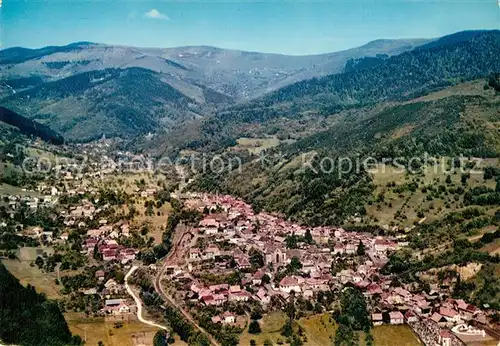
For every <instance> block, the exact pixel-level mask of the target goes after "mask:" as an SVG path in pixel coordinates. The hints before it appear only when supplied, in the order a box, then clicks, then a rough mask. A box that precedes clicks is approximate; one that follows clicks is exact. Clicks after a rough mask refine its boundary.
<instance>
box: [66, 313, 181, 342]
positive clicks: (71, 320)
mask: <svg viewBox="0 0 500 346" xmlns="http://www.w3.org/2000/svg"><path fill="white" fill-rule="evenodd" d="M65 318H66V321H67V322H68V325H69V329H70V330H71V332H72V333H73V334H78V335H80V336H81V337H82V338H83V339H85V335H86V336H87V340H86V345H97V344H98V342H99V341H102V342H103V343H104V345H106V346H138V345H144V346H149V345H152V344H153V337H154V335H155V333H156V332H157V330H158V329H157V328H154V327H151V326H148V325H146V324H144V323H141V322H139V321H137V320H136V319H135V317H133V316H131V320H130V321H126V320H125V321H124V322H123V326H122V327H120V328H116V327H115V324H114V322H105V321H104V319H103V318H85V317H83V316H81V315H80V314H76V313H67V314H65ZM176 344H177V343H176ZM179 345H182V344H181V343H179Z"/></svg>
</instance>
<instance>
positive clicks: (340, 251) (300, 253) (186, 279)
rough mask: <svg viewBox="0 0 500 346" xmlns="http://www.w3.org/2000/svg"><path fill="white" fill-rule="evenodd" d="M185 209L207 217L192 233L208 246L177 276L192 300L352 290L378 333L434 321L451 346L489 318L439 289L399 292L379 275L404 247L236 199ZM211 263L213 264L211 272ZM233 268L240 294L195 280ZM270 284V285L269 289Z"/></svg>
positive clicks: (195, 202) (192, 203) (199, 198)
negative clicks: (456, 329) (459, 332)
mask: <svg viewBox="0 0 500 346" xmlns="http://www.w3.org/2000/svg"><path fill="white" fill-rule="evenodd" d="M185 203H186V205H187V206H188V207H190V208H195V209H197V210H199V211H202V212H204V214H205V217H204V219H203V220H202V221H201V222H200V223H199V225H198V227H197V228H195V229H194V230H193V232H194V233H195V234H196V237H198V238H203V239H204V241H203V242H201V244H203V245H199V246H195V247H191V248H190V249H189V250H188V252H187V253H188V255H187V263H188V264H187V266H185V267H181V266H178V267H176V268H175V269H174V270H172V271H171V278H172V279H173V280H179V281H182V282H183V283H184V284H185V286H184V287H185V288H186V289H188V290H189V293H188V294H187V296H186V298H187V299H190V300H191V301H198V302H199V303H201V304H205V305H213V306H220V305H222V304H224V303H225V302H227V301H246V300H248V299H252V300H254V301H257V302H260V303H261V304H262V305H263V306H264V307H265V306H266V305H268V304H269V303H270V302H271V298H272V297H273V296H277V297H278V298H279V299H281V300H283V301H286V300H287V299H288V297H289V295H290V294H291V293H292V292H293V293H294V294H295V295H297V294H298V295H301V296H302V297H303V298H305V299H312V298H314V297H315V295H316V293H317V292H319V291H327V290H332V289H341V288H342V287H344V286H345V285H351V286H354V287H357V288H358V289H360V290H361V291H362V292H363V295H364V296H365V297H366V299H367V301H370V302H371V303H372V304H371V305H372V308H371V311H372V314H371V317H372V322H373V324H374V325H381V324H384V323H388V324H395V325H397V324H404V323H408V324H410V325H411V324H415V323H417V322H420V321H431V322H432V323H434V324H436V325H437V326H438V327H439V328H441V329H442V331H443V333H438V336H439V337H440V338H441V339H443V340H445V341H446V342H450V345H451V344H453V343H454V342H455V341H453V340H455V338H451V339H450V338H447V337H446V335H445V334H446V333H445V332H446V331H448V329H446V328H450V327H452V326H455V325H457V324H459V323H464V322H465V323H466V322H468V321H470V320H472V319H474V320H475V321H479V322H483V323H486V313H485V312H483V311H481V310H480V309H479V308H477V307H475V306H473V305H471V304H467V303H466V302H464V301H463V300H444V301H443V298H444V297H445V296H446V294H449V292H444V291H443V292H437V286H436V291H431V293H429V294H426V293H423V292H421V293H412V292H411V291H412V290H411V287H409V286H408V287H406V286H405V288H403V287H393V286H392V285H391V283H392V277H390V276H385V275H382V274H381V273H380V269H381V268H382V267H383V266H384V265H385V264H386V263H387V261H388V254H389V253H390V252H392V251H395V250H397V249H399V248H401V247H404V246H406V245H407V243H406V242H404V241H401V240H400V239H397V238H391V237H376V236H373V235H371V234H364V233H355V232H347V231H345V230H343V229H342V228H330V227H316V228H309V229H308V228H306V227H303V226H300V225H297V224H294V223H291V222H287V221H285V220H283V219H282V218H280V217H279V216H274V215H271V214H268V213H259V214H257V215H255V214H254V213H253V210H252V208H251V206H249V205H248V204H246V203H244V202H242V201H240V200H238V199H236V198H233V197H231V196H213V195H206V194H192V195H191V196H190V198H188V199H187V200H186V201H185ZM306 232H307V233H309V234H310V235H311V237H312V239H313V240H314V242H309V243H306V242H301V243H300V244H299V245H298V246H297V248H293V249H290V248H287V236H290V235H292V234H293V235H296V236H298V237H305V236H306ZM301 239H303V238H301ZM197 244H198V242H197ZM360 244H363V250H364V251H363V252H364V256H363V257H362V258H363V260H362V261H361V262H359V257H358V258H357V260H356V263H355V265H354V266H349V264H353V263H354V261H353V257H354V256H352V255H354V254H356V253H357V251H358V248H359V247H360ZM255 249H257V250H258V251H259V252H261V253H262V255H263V262H264V263H263V266H262V268H259V269H258V270H257V271H255V272H254V271H252V270H248V269H250V268H252V261H251V256H252V255H251V253H252V251H253V250H255ZM294 257H296V258H297V259H298V260H299V261H300V263H301V265H302V267H301V269H300V273H299V274H296V275H289V276H285V277H283V278H282V279H281V280H279V282H276V281H275V280H273V279H274V278H275V275H277V273H278V271H279V270H278V269H279V268H283V267H284V266H286V265H288V264H289V263H290V262H291V260H292V258H294ZM224 258H230V259H232V261H234V262H233V266H231V267H229V266H228V263H227V262H224V261H221V260H220V259H224ZM214 260H215V261H214ZM207 261H208V262H209V263H211V264H210V265H208V266H207V265H206V263H207ZM339 261H342V262H344V263H347V264H348V266H347V268H346V269H341V270H338V271H337V272H336V273H335V275H332V270H331V268H332V263H336V262H339ZM233 267H235V268H238V269H241V270H242V272H243V279H242V285H241V287H240V286H230V285H228V284H220V285H208V286H207V285H204V284H203V282H201V281H200V280H199V279H197V278H195V275H191V274H192V273H193V272H196V270H197V269H202V268H203V270H209V271H212V272H213V273H214V274H222V273H228V271H229V272H230V271H231V270H234V269H232V268H233ZM228 268H229V269H228ZM264 276H267V277H268V279H267V280H265V282H264V280H263V278H264ZM410 286H411V285H410ZM242 287H243V288H242ZM245 288H246V289H245ZM213 320H214V321H216V322H221V323H232V322H230V321H232V317H230V316H228V317H227V318H226V316H225V315H220V316H215V317H214V318H213ZM441 334H442V335H441ZM439 337H438V339H439ZM438 339H436V340H438ZM450 340H452V341H450ZM437 342H438V344H442V343H441V341H439V340H438V341H437Z"/></svg>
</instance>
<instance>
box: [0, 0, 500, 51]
mask: <svg viewBox="0 0 500 346" xmlns="http://www.w3.org/2000/svg"><path fill="white" fill-rule="evenodd" d="M0 1H2V0H0ZM0 11H1V21H0V23H1V24H0V25H1V26H2V28H1V29H2V32H1V36H0V39H1V42H2V48H6V47H12V46H24V47H30V48H35V47H42V46H46V45H63V44H67V43H70V42H75V41H92V42H102V43H109V44H123V45H133V46H142V47H146V46H148V47H175V46H185V45H202V44H203V45H213V46H218V47H223V48H233V49H242V50H250V51H261V52H276V53H285V54H313V53H325V52H332V51H338V50H342V49H347V48H351V47H355V46H359V45H361V44H364V43H366V42H368V41H371V40H374V39H378V38H414V37H437V36H441V35H445V34H449V33H453V32H456V31H460V30H466V29H499V28H500V23H499V15H500V14H499V11H500V9H499V8H498V6H497V1H496V0H469V1H461V0H453V1H451V0H447V1H439V0H435V1H425V0H406V1H404V0H390V1H377V0H364V1H363V0H361V1H360V0H345V1H343V0H331V1H314V0H310V1H295V0H288V1H260V2H258V1H248V0H247V1H235V0H229V1H208V0H200V1H182V0H178V1H173V0H172V1H141V0H120V1H118V0H79V1H77V0H45V1H44V0H26V1H25V0H3V1H2V4H1V8H0Z"/></svg>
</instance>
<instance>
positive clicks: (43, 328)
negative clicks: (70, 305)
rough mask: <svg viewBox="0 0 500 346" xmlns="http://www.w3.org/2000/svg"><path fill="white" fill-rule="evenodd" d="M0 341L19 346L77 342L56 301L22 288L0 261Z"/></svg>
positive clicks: (79, 341) (79, 340) (33, 290)
mask: <svg viewBox="0 0 500 346" xmlns="http://www.w3.org/2000/svg"><path fill="white" fill-rule="evenodd" d="M0 340H1V341H2V342H5V343H9V344H16V345H21V346H25V345H26V346H58V345H61V346H67V345H81V344H83V343H82V342H81V339H80V338H79V337H72V336H71V333H70V331H69V329H68V325H67V324H66V321H65V320H64V317H63V315H62V314H61V311H60V310H59V307H58V306H57V304H56V303H55V302H53V301H50V300H47V299H46V298H45V297H44V296H43V295H41V294H38V293H36V291H35V289H34V288H33V287H32V286H29V285H28V287H23V286H22V285H21V284H20V283H19V280H18V279H16V278H15V277H14V276H13V275H12V274H10V273H9V272H8V271H7V269H6V268H5V266H4V265H3V264H2V263H0Z"/></svg>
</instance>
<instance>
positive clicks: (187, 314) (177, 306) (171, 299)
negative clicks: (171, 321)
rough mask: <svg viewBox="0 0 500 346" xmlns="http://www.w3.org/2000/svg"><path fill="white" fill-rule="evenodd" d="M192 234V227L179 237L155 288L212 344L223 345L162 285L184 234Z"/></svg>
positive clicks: (164, 263)
mask: <svg viewBox="0 0 500 346" xmlns="http://www.w3.org/2000/svg"><path fill="white" fill-rule="evenodd" d="M190 234H191V233H190V229H189V230H187V231H186V232H185V233H184V234H183V235H182V236H181V237H180V238H179V240H178V241H177V242H176V243H175V244H174V246H173V247H172V251H170V253H169V254H168V256H167V258H166V259H165V261H164V262H163V265H162V267H161V269H160V271H159V272H158V275H157V276H156V278H155V280H154V286H155V290H156V292H158V294H159V295H160V296H161V297H162V298H163V299H164V300H165V301H168V302H169V303H170V304H171V305H172V306H174V307H175V308H176V309H177V310H179V311H180V312H181V313H182V315H184V317H185V318H186V319H187V320H188V321H189V323H191V324H192V325H193V326H194V327H195V328H196V329H198V330H199V331H200V332H201V333H203V334H204V335H205V336H206V337H207V338H208V340H210V343H211V344H212V345H214V346H221V345H220V343H219V342H218V341H217V340H215V338H214V337H213V336H212V335H211V334H210V333H209V332H207V331H206V330H205V329H204V328H202V327H201V326H200V325H198V323H196V321H195V320H194V319H193V317H191V315H190V314H189V312H188V311H186V310H184V309H183V308H182V307H181V306H180V305H179V304H177V302H176V301H175V300H174V299H173V298H172V297H170V296H169V295H168V294H167V293H166V292H165V290H164V289H163V286H162V285H161V281H162V279H163V275H164V273H165V269H166V267H167V266H168V265H169V264H170V261H171V259H172V258H174V257H176V252H177V248H178V247H179V245H180V244H182V240H183V239H184V236H187V235H190Z"/></svg>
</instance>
